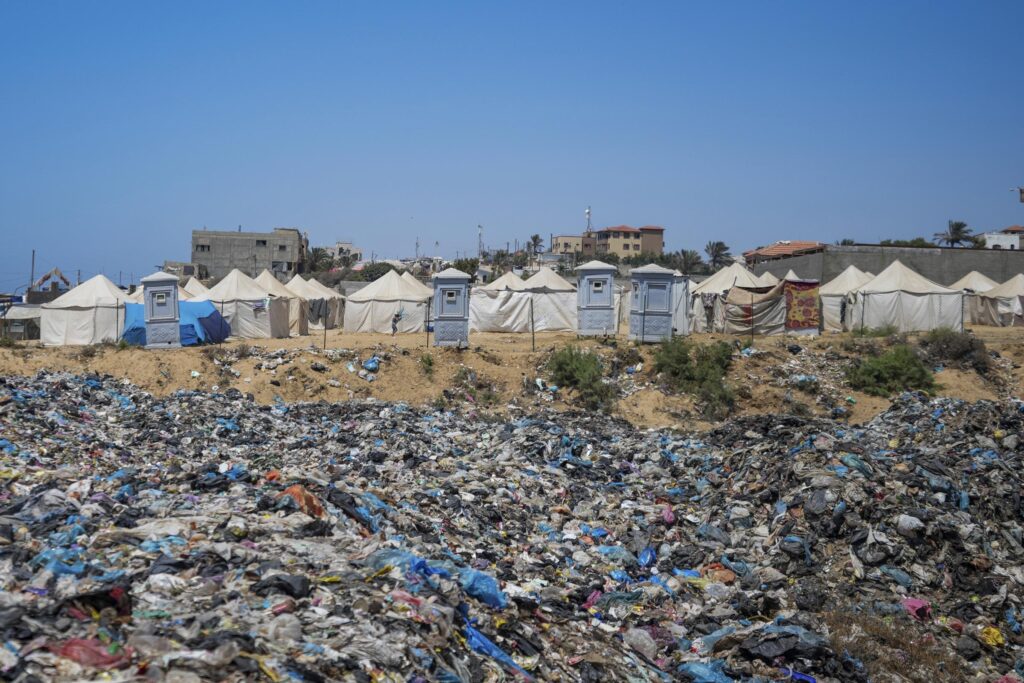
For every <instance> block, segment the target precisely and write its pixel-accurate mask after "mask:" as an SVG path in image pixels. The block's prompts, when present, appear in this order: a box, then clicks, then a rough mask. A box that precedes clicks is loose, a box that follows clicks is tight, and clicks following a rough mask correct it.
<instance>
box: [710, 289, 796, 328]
mask: <svg viewBox="0 0 1024 683" xmlns="http://www.w3.org/2000/svg"><path fill="white" fill-rule="evenodd" d="M725 331H726V332H727V333H729V334H763V335H769V334H783V333H784V332H785V331H786V296H785V292H784V290H783V284H782V283H781V282H780V283H778V284H776V285H775V286H773V287H772V288H771V289H770V290H768V291H767V292H764V293H758V292H755V291H751V290H747V289H743V288H742V287H733V288H732V289H730V290H729V293H728V294H727V295H726V296H725Z"/></svg>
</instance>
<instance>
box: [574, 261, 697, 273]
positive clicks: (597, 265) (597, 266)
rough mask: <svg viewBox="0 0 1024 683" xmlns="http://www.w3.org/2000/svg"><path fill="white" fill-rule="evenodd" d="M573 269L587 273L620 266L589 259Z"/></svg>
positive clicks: (615, 268) (614, 268)
mask: <svg viewBox="0 0 1024 683" xmlns="http://www.w3.org/2000/svg"><path fill="white" fill-rule="evenodd" d="M573 270H576V271H577V272H580V273H585V272H587V271H588V270H618V268H617V267H615V266H613V265H611V264H610V263H604V262H603V261H587V262H586V263H584V264H583V265H582V266H576V268H574V269H573ZM680 274H681V273H680Z"/></svg>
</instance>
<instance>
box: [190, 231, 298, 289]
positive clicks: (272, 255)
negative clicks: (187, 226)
mask: <svg viewBox="0 0 1024 683" xmlns="http://www.w3.org/2000/svg"><path fill="white" fill-rule="evenodd" d="M263 243H265V244H263ZM204 247H209V250H201V249H203V248H204ZM305 248H306V245H305V240H304V239H303V237H302V235H301V234H300V233H299V232H297V231H293V230H274V231H273V232H231V231H221V230H193V231H192V262H193V263H195V264H196V265H200V266H204V267H205V268H206V272H207V273H208V274H209V277H211V278H214V279H219V278H222V277H224V276H225V275H227V274H228V273H230V272H231V271H232V270H233V269H235V268H238V269H239V270H240V271H242V272H243V273H245V274H246V275H249V276H250V277H256V276H257V275H259V274H260V273H261V272H263V270H264V269H266V270H269V271H271V272H273V273H275V274H278V279H279V280H285V281H287V280H289V279H291V277H292V276H293V275H295V274H296V273H298V272H302V264H303V263H304V261H305ZM288 263H290V264H292V266H291V268H288V267H287V266H286V264H288ZM275 266H276V267H275Z"/></svg>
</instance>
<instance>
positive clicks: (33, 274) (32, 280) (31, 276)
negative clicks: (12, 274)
mask: <svg viewBox="0 0 1024 683" xmlns="http://www.w3.org/2000/svg"><path fill="white" fill-rule="evenodd" d="M28 277H29V280H28V291H30V292H31V291H32V285H34V284H35V283H36V250H35V249H33V250H32V270H30V271H29V276H28Z"/></svg>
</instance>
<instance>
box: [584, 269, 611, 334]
mask: <svg viewBox="0 0 1024 683" xmlns="http://www.w3.org/2000/svg"><path fill="white" fill-rule="evenodd" d="M616 272H618V269H617V268H616V267H615V266H613V265H609V264H607V263H601V262H600V261H590V262H589V263H584V264H583V265H582V266H579V267H577V268H576V274H577V287H576V331H577V334H579V335H580V336H584V337H586V336H598V335H601V336H606V335H614V334H615V333H616V331H617V330H618V325H617V323H618V316H616V315H615V273H616Z"/></svg>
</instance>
